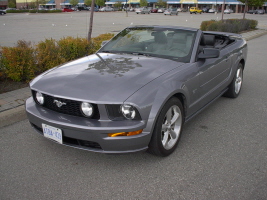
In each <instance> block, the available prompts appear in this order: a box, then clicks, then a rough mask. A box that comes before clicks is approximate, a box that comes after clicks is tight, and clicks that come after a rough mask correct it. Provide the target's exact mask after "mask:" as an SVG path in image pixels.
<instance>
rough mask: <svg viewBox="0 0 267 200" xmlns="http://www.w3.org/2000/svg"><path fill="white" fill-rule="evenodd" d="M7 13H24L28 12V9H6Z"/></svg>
mask: <svg viewBox="0 0 267 200" xmlns="http://www.w3.org/2000/svg"><path fill="white" fill-rule="evenodd" d="M6 12H7V13H26V12H29V10H7V11H6Z"/></svg>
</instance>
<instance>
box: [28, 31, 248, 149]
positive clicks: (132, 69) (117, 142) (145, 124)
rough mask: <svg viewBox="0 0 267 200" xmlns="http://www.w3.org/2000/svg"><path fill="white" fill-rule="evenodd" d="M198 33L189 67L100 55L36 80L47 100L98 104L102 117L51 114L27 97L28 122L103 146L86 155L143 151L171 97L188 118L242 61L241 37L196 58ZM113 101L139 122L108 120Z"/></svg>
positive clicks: (227, 80) (224, 84)
mask: <svg viewBox="0 0 267 200" xmlns="http://www.w3.org/2000/svg"><path fill="white" fill-rule="evenodd" d="M142 27H143V26H142ZM208 33H210V34H223V35H231V34H229V33H213V32H208ZM202 34H203V32H202V31H200V30H198V33H197V37H196V40H195V43H194V48H193V51H192V56H191V59H190V62H189V63H179V62H176V61H173V60H169V59H162V58H154V57H147V56H138V55H113V54H108V53H99V55H98V56H97V55H92V56H88V57H85V58H81V59H78V60H76V61H73V62H70V63H68V64H66V65H63V66H61V67H58V68H55V69H53V70H51V71H50V72H49V73H45V74H44V75H41V76H39V77H37V78H36V79H35V80H34V81H32V83H31V88H32V89H35V90H38V91H41V92H43V93H46V94H50V95H52V96H53V95H54V96H57V97H64V98H71V99H76V100H81V101H89V102H92V103H97V104H98V107H99V110H100V116H101V118H100V120H99V121H90V120H88V119H86V118H84V119H79V118H77V117H73V116H68V115H64V114H59V113H55V112H53V111H49V110H47V109H44V108H42V107H40V106H38V105H36V104H35V103H34V101H33V100H32V98H30V99H29V100H27V102H26V110H27V114H28V117H29V121H30V122H32V123H34V124H37V125H39V126H40V125H41V124H42V123H47V124H49V125H52V126H55V127H58V128H61V129H62V130H63V132H64V134H66V135H67V136H69V137H73V134H74V133H75V137H76V138H79V139H84V140H87V139H90V140H93V141H95V142H98V143H99V144H100V145H101V146H103V147H105V148H104V149H103V151H99V150H95V149H90V148H89V149H88V148H87V150H90V151H98V152H104V153H125V152H135V151H140V150H145V149H146V148H147V145H148V143H149V140H150V138H151V135H152V133H153V128H154V125H155V123H156V119H157V116H158V115H159V112H160V110H161V108H162V107H163V105H164V104H165V102H166V101H167V100H168V99H169V98H170V97H172V96H173V95H179V97H180V98H181V100H182V101H183V103H184V107H185V111H186V116H185V117H186V120H189V119H190V118H191V117H192V116H194V115H195V114H196V113H198V112H199V111H200V110H201V109H203V108H204V107H205V106H207V105H208V104H209V103H210V102H212V101H213V100H214V99H216V98H217V97H219V96H220V95H221V94H222V93H223V92H224V91H226V89H227V86H228V85H229V84H230V82H231V81H232V79H233V76H234V73H235V71H236V68H237V65H238V63H239V62H245V60H246V54H247V46H246V42H245V41H244V40H243V39H241V38H237V39H236V41H235V42H234V43H232V44H231V45H228V46H227V47H226V48H224V49H222V50H221V52H220V57H219V58H210V59H205V60H201V59H198V58H197V54H198V46H199V42H200V38H201V36H202ZM232 35H233V36H235V37H239V36H238V35H236V34H232ZM99 56H100V58H99ZM126 66H129V68H127V67H126ZM100 80H101V84H100ZM114 103H119V104H122V103H126V104H131V105H134V106H135V107H136V108H137V110H138V111H139V112H140V115H141V117H142V120H141V121H134V120H131V121H128V120H124V121H119V122H118V121H111V120H109V119H108V117H107V114H106V111H105V105H104V104H114ZM139 129H144V130H143V133H142V134H140V135H136V136H131V137H116V138H109V137H107V136H106V133H110V132H121V131H134V130H139ZM77 148H81V147H77ZM85 149H86V148H85Z"/></svg>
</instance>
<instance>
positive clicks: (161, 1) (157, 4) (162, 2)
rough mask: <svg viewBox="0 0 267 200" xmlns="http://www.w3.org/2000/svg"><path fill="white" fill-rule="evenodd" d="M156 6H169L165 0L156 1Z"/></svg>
mask: <svg viewBox="0 0 267 200" xmlns="http://www.w3.org/2000/svg"><path fill="white" fill-rule="evenodd" d="M156 6H159V7H161V8H166V7H167V2H166V1H164V0H158V2H157V3H156Z"/></svg>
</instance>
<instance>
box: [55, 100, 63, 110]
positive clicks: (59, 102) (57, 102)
mask: <svg viewBox="0 0 267 200" xmlns="http://www.w3.org/2000/svg"><path fill="white" fill-rule="evenodd" d="M54 103H56V105H57V107H59V108H60V107H61V106H64V105H66V103H64V102H61V101H58V100H54Z"/></svg>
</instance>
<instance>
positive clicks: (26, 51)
mask: <svg viewBox="0 0 267 200" xmlns="http://www.w3.org/2000/svg"><path fill="white" fill-rule="evenodd" d="M113 36H114V34H110V33H108V34H102V35H99V36H98V37H95V38H92V41H91V43H90V44H89V42H88V41H87V39H86V38H78V37H77V38H73V37H66V38H62V39H60V40H59V41H56V40H54V39H46V40H45V41H41V42H40V43H38V44H37V45H36V46H32V45H31V43H30V42H25V41H21V40H20V41H18V42H17V46H16V47H2V50H1V51H0V78H3V77H8V78H11V79H12V80H14V81H26V82H28V81H30V80H31V79H32V78H34V77H35V76H36V75H37V74H40V73H42V72H44V71H46V70H48V69H50V68H53V67H55V66H57V65H60V64H63V63H64V62H68V61H71V60H74V59H77V58H80V57H83V56H86V55H89V54H93V53H95V52H96V51H97V50H98V49H99V48H100V46H101V43H102V42H103V41H104V40H110V39H111V38H112V37H113Z"/></svg>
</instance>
